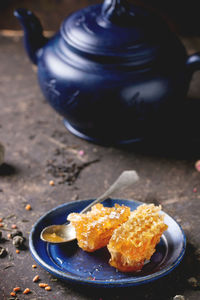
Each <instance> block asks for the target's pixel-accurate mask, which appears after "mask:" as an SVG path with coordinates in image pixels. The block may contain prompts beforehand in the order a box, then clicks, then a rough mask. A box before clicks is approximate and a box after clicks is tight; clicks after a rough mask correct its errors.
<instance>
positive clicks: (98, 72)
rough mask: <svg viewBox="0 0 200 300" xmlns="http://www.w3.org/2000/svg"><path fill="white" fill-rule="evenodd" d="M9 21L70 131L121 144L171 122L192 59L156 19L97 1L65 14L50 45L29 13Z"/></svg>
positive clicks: (195, 64)
mask: <svg viewBox="0 0 200 300" xmlns="http://www.w3.org/2000/svg"><path fill="white" fill-rule="evenodd" d="M15 16H16V17H17V18H18V19H19V20H20V22H21V24H22V26H23V28H24V41H25V47H26V50H27V53H28V55H29V57H30V59H31V60H32V62H33V63H34V64H37V66H38V77H39V83H40V87H41V90H42V92H43V94H44V96H45V98H46V99H47V100H48V102H49V103H50V105H51V106H52V107H53V108H54V109H55V110H56V111H57V112H58V113H59V114H61V115H62V116H63V117H64V122H65V125H66V127H67V128H68V129H69V131H71V132H72V133H73V134H75V135H77V136H79V137H81V138H84V139H86V140H89V141H93V142H97V143H100V144H105V143H108V144H123V143H129V142H133V141H138V140H141V139H143V138H145V137H149V136H151V135H152V136H153V135H154V134H155V133H156V132H158V131H159V130H160V129H161V128H170V124H171V123H172V120H176V121H177V122H178V115H179V112H180V111H181V107H182V105H183V101H184V99H185V96H186V93H187V90H188V86H189V82H190V80H191V77H192V74H193V72H194V71H195V70H197V69H200V54H199V53H196V54H193V55H191V56H188V55H187V53H186V50H185V48H184V46H183V45H182V43H181V42H180V40H179V39H178V38H177V37H176V36H175V34H174V33H173V32H172V31H170V29H169V28H168V26H167V24H166V23H165V22H164V21H163V20H162V19H161V18H160V17H159V16H156V15H154V14H152V13H151V12H149V11H146V10H145V9H144V8H140V7H137V6H133V5H131V4H130V3H128V2H127V1H126V0H105V1H104V2H103V3H102V4H98V5H92V6H89V7H86V8H84V9H82V10H79V11H77V12H75V13H73V14H72V15H70V16H69V17H68V18H67V19H65V20H64V22H63V23H62V25H61V28H60V30H59V32H58V33H57V34H55V36H54V37H52V38H51V39H50V40H48V39H47V38H45V37H44V36H43V33H42V26H41V24H40V22H39V20H38V19H37V17H36V16H35V15H34V14H33V13H32V12H30V11H28V10H25V9H18V10H16V11H15ZM41 113H42V112H41ZM175 124H176V122H175ZM169 130H171V129H169Z"/></svg>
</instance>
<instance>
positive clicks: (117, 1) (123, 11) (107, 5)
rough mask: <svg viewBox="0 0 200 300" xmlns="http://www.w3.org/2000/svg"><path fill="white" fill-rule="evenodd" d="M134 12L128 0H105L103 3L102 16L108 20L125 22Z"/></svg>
mask: <svg viewBox="0 0 200 300" xmlns="http://www.w3.org/2000/svg"><path fill="white" fill-rule="evenodd" d="M133 14H134V13H133V12H132V11H131V10H130V5H129V3H128V2H127V0H104V2H103V4H102V9H101V17H102V18H103V19H104V20H107V21H111V22H114V23H116V22H120V21H123V22H124V20H126V19H127V17H130V15H131V16H133Z"/></svg>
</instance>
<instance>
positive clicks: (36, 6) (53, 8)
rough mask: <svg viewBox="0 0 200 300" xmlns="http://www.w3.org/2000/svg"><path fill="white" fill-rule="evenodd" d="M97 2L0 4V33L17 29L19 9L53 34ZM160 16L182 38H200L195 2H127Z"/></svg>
mask: <svg viewBox="0 0 200 300" xmlns="http://www.w3.org/2000/svg"><path fill="white" fill-rule="evenodd" d="M101 2H102V1H99V0H0V29H20V26H19V23H18V22H17V20H15V18H14V17H13V10H14V9H15V8H18V7H25V8H28V9H31V10H32V11H33V12H34V13H36V14H37V15H38V16H39V17H40V19H41V22H42V24H43V26H44V29H45V30H53V31H56V30H57V29H58V28H59V26H60V23H61V21H62V20H63V19H64V18H65V17H66V16H68V15H69V14H70V13H72V12H73V11H75V10H77V9H81V8H83V7H85V6H87V5H91V4H95V3H101ZM129 2H131V3H137V4H138V3H139V4H140V5H144V6H148V7H149V8H151V9H153V10H155V11H157V12H158V13H159V14H161V15H162V16H163V17H164V18H165V19H166V20H167V22H168V23H169V24H170V25H171V27H172V28H173V29H174V31H176V32H177V33H179V34H181V35H185V36H194V35H200V10H199V8H198V6H199V5H198V4H199V1H198V0H190V1H180V0H161V1H160V0H129Z"/></svg>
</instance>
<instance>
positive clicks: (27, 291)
mask: <svg viewBox="0 0 200 300" xmlns="http://www.w3.org/2000/svg"><path fill="white" fill-rule="evenodd" d="M30 292H31V290H30V289H29V288H26V289H25V290H24V291H23V294H29V293H30Z"/></svg>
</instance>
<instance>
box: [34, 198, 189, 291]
mask: <svg viewBox="0 0 200 300" xmlns="http://www.w3.org/2000/svg"><path fill="white" fill-rule="evenodd" d="M91 201H93V200H92V199H90V200H81V201H75V202H70V203H66V204H63V205H60V206H58V207H56V208H54V209H52V210H51V211H49V212H48V213H47V214H45V215H44V216H43V217H41V218H40V219H39V220H38V221H37V223H36V224H35V225H34V226H33V228H32V231H31V233H30V239H29V246H30V251H31V253H32V255H33V258H34V259H35V260H36V262H37V263H38V264H40V265H41V266H42V267H43V268H44V269H46V270H47V271H48V272H50V273H52V274H53V275H55V276H56V277H58V278H61V279H63V280H66V281H67V282H71V283H76V284H86V285H91V286H97V287H98V286H99V287H124V286H134V285H139V284H144V283H147V282H150V281H152V280H155V279H158V278H160V277H162V276H164V275H166V274H168V273H169V272H170V271H172V270H173V269H174V268H175V267H176V266H177V265H178V264H179V263H180V261H181V259H182V258H183V255H184V252H185V246H186V239H185V235H184V232H183V230H182V229H181V227H180V226H179V225H178V224H177V222H176V221H175V220H174V219H172V218H171V217H170V216H169V215H167V214H165V223H166V224H167V225H168V230H167V231H165V233H164V234H163V235H162V237H161V241H160V243H159V244H158V245H157V248H156V252H155V253H154V255H153V256H152V258H151V260H150V261H149V262H148V263H147V264H145V266H144V267H143V269H142V271H140V272H136V273H122V272H119V271H117V270H116V269H115V268H113V267H111V266H110V265H109V263H108V261H109V253H108V250H107V248H106V247H105V248H103V249H100V250H98V251H96V252H93V253H87V252H84V251H83V250H81V249H80V248H79V247H78V246H77V243H76V241H73V242H70V243H66V244H50V243H46V242H43V241H42V240H41V239H40V232H41V231H42V229H43V228H44V227H46V226H49V225H52V224H63V223H65V222H66V218H67V215H68V214H69V213H71V212H80V211H81V210H82V209H83V208H84V207H85V206H86V205H88V204H89V203H91ZM115 203H119V204H124V205H127V206H129V207H130V208H131V210H134V209H136V207H137V206H138V205H141V204H142V203H141V202H138V201H134V200H124V199H107V200H106V201H104V205H105V206H113V205H114V204H115Z"/></svg>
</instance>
